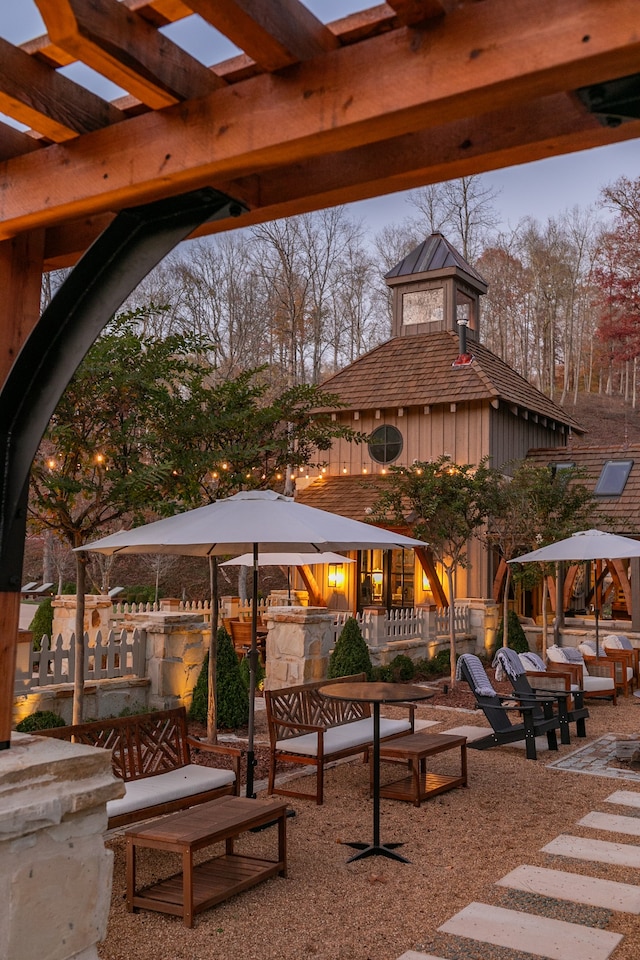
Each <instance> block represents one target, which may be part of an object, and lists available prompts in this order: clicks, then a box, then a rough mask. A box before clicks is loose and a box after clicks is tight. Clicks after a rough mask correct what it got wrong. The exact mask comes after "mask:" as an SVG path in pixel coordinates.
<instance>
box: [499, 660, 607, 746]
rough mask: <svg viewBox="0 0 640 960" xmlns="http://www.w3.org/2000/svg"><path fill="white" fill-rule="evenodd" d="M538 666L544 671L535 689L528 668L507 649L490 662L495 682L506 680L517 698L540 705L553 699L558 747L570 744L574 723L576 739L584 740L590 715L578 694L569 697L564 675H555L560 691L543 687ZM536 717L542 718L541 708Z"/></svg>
mask: <svg viewBox="0 0 640 960" xmlns="http://www.w3.org/2000/svg"><path fill="white" fill-rule="evenodd" d="M540 663H541V664H542V668H543V669H542V671H541V672H540V673H538V674H537V676H539V677H540V686H538V685H537V684H536V685H535V687H534V686H532V685H531V681H530V679H529V675H528V674H527V668H526V667H525V665H524V663H523V662H522V660H521V659H520V657H519V656H518V654H517V653H516V651H515V650H512V649H511V648H510V647H502V648H501V649H500V650H498V652H497V653H496V655H495V657H494V659H493V667H494V668H495V671H496V680H501V679H503V677H507V678H508V679H509V680H510V681H511V686H512V687H513V689H514V691H515V693H517V694H518V695H521V696H524V697H528V698H535V699H541V700H542V701H545V700H548V699H549V697H554V698H555V701H556V707H557V710H558V719H559V720H560V741H561V743H571V733H570V729H569V724H570V723H575V725H576V735H577V736H578V737H586V735H587V730H586V726H585V722H584V721H585V718H586V717H588V716H589V711H588V710H587V708H586V707H585V706H584V701H583V699H582V693H581V691H580V690H577V691H576V692H575V694H574V695H572V693H571V690H570V689H569V688H570V684H569V683H568V677H567V676H566V674H564V675H563V674H557V676H558V677H560V679H561V680H562V682H563V685H562V689H561V690H559V689H557V687H556V689H555V690H554V689H551V688H550V687H545V686H544V681H545V674H546V671H545V670H544V664H543V663H542V660H540ZM565 681H567V682H566V684H565ZM534 682H535V681H534ZM549 682H551V679H549ZM539 715H541V716H543V715H544V713H543V709H542V707H540V709H539Z"/></svg>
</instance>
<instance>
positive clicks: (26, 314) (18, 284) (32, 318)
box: [0, 231, 44, 750]
mask: <svg viewBox="0 0 640 960" xmlns="http://www.w3.org/2000/svg"><path fill="white" fill-rule="evenodd" d="M43 250H44V233H43V232H42V231H34V232H33V233H29V234H23V235H21V236H19V237H14V238H12V239H11V240H5V241H3V242H2V243H0V290H2V298H1V299H0V385H1V384H3V383H4V382H5V381H6V379H7V376H8V374H9V371H10V370H11V367H12V366H13V363H14V360H15V358H16V357H17V355H18V353H19V352H20V348H21V347H22V344H23V343H24V341H25V340H26V338H27V337H28V335H29V334H30V333H31V331H32V329H33V327H34V326H35V324H36V323H37V322H38V317H39V316H40V289H41V285H42V261H43ZM23 550H24V543H23V544H22V545H21V548H18V547H17V548H16V552H15V567H14V570H13V571H12V575H11V578H10V579H11V581H12V582H11V583H10V584H8V583H3V584H1V585H0V591H1V592H0V749H3V750H6V749H7V748H8V747H9V744H10V741H11V721H12V713H13V688H14V683H15V673H16V650H17V644H18V626H19V622H20V580H21V577H22V559H23ZM7 587H9V589H8V590H7Z"/></svg>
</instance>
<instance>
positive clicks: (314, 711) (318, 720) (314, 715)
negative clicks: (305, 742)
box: [265, 673, 371, 743]
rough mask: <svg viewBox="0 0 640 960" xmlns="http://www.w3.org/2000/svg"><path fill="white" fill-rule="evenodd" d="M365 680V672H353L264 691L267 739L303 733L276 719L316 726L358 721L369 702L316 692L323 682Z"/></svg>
mask: <svg viewBox="0 0 640 960" xmlns="http://www.w3.org/2000/svg"><path fill="white" fill-rule="evenodd" d="M366 679H367V677H366V674H364V673H357V674H354V675H353V676H350V677H337V678H335V679H332V680H315V681H313V682H311V683H301V684H299V685H298V686H295V687H283V688H282V689H280V690H265V705H266V708H267V721H268V724H269V736H270V738H271V742H272V743H275V741H276V740H286V739H288V738H289V737H297V736H299V735H300V733H301V732H303V731H300V730H294V729H291V728H290V727H284V726H281V725H280V724H279V721H286V722H287V723H293V724H298V723H300V724H311V725H313V726H316V727H336V726H339V725H340V724H342V723H350V722H351V721H352V720H362V719H363V718H364V717H369V716H371V705H370V704H368V703H356V702H355V701H353V700H329V698H328V697H323V696H322V694H321V693H319V688H320V687H323V686H325V685H326V684H327V683H358V682H363V681H365V680H366Z"/></svg>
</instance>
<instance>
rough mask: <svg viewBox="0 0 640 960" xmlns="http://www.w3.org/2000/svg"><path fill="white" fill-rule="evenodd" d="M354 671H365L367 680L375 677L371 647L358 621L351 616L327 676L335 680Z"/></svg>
mask: <svg viewBox="0 0 640 960" xmlns="http://www.w3.org/2000/svg"><path fill="white" fill-rule="evenodd" d="M354 673H365V674H366V675H367V680H371V679H372V678H373V665H372V663H371V657H370V656H369V648H368V646H367V644H366V643H365V640H364V637H363V636H362V631H361V630H360V627H359V626H358V621H357V620H356V619H355V618H354V617H349V619H348V620H347V622H346V623H345V625H344V627H343V628H342V633H341V634H340V636H339V637H338V639H337V641H336V645H335V647H334V649H333V653H332V654H331V656H330V658H329V672H328V674H327V676H328V677H329V680H333V679H334V678H335V677H349V676H351V675H352V674H354Z"/></svg>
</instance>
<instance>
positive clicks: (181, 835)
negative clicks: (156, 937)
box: [125, 797, 287, 927]
mask: <svg viewBox="0 0 640 960" xmlns="http://www.w3.org/2000/svg"><path fill="white" fill-rule="evenodd" d="M272 821H273V822H274V824H277V826H278V856H277V859H276V860H264V859H261V858H258V857H252V856H246V855H241V854H237V853H235V852H234V849H233V843H234V840H235V839H236V838H237V837H238V836H240V834H241V833H244V832H245V831H247V830H251V829H253V828H254V827H262V826H265V825H266V824H269V823H271V822H272ZM286 829H287V804H286V803H285V802H282V801H278V800H253V799H250V798H247V797H219V798H218V799H217V800H211V801H210V802H209V803H203V804H200V806H198V807H192V808H191V809H189V810H185V811H182V812H181V813H174V814H172V815H171V816H169V817H163V818H162V819H161V820H156V821H154V822H153V823H148V824H146V825H144V826H140V827H137V828H134V829H132V830H127V832H126V834H125V838H126V843H127V910H128V911H129V912H130V913H133V912H134V911H135V910H136V909H138V908H139V907H143V908H145V909H147V910H158V911H159V912H161V913H170V914H173V915H174V916H178V917H182V918H183V920H184V924H185V926H186V927H192V926H193V918H194V916H195V914H196V913H201V912H202V911H203V910H208V909H209V907H213V906H214V905H215V904H216V903H220V902H221V901H222V900H226V899H227V897H231V896H233V895H234V894H236V893H240V892H241V891H242V890H248V889H249V887H253V886H255V884H256V883H260V881H261V880H266V879H267V878H268V877H274V876H275V875H276V874H280V876H282V877H285V876H286V875H287V842H286ZM220 842H224V844H225V853H224V855H222V856H217V857H214V858H213V859H211V860H206V861H204V862H203V863H199V864H197V865H195V866H194V863H193V855H194V853H195V852H196V851H197V850H202V849H203V848H204V847H210V846H213V844H216V843H220ZM139 847H147V848H148V849H152V850H166V851H168V852H170V853H177V854H180V855H181V856H182V871H181V872H180V873H177V874H174V875H173V876H171V877H168V878H167V879H166V880H160V881H158V882H157V883H153V884H151V885H150V886H148V887H145V888H143V889H141V890H136V851H137V849H138V848H139Z"/></svg>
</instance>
